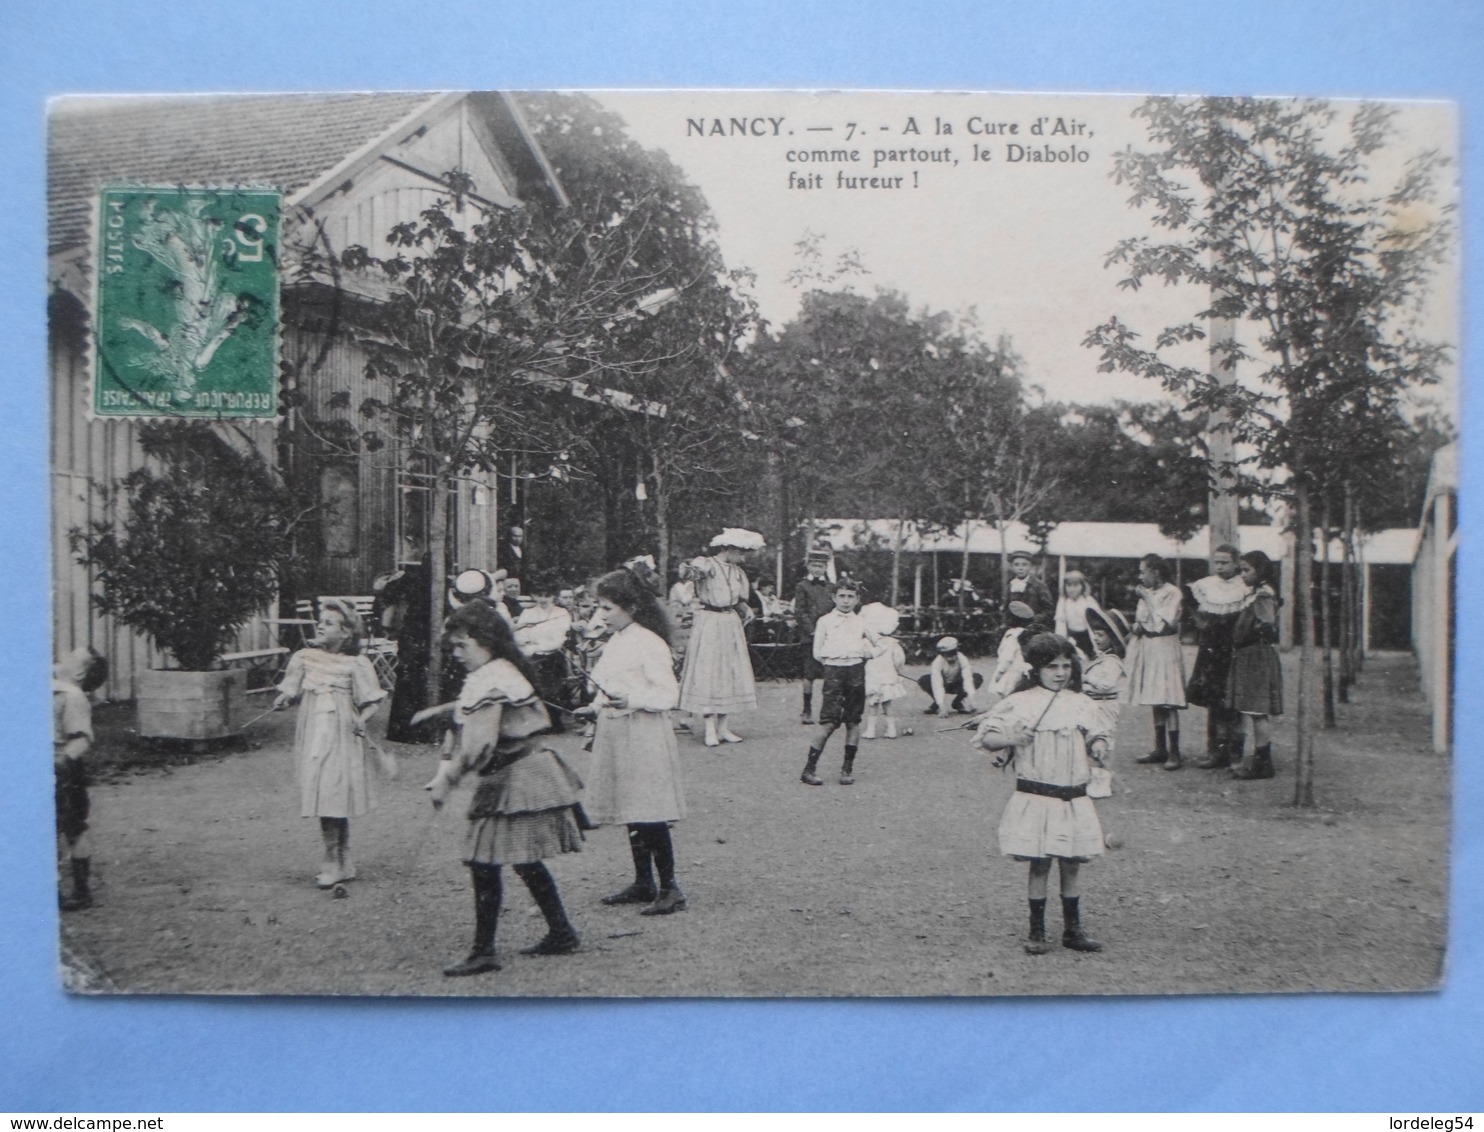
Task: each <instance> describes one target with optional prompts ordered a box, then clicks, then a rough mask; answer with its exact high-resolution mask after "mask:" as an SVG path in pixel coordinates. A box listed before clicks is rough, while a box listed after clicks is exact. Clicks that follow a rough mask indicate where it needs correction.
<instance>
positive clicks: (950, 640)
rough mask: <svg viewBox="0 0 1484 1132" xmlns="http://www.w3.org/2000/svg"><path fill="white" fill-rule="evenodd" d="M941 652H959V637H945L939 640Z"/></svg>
mask: <svg viewBox="0 0 1484 1132" xmlns="http://www.w3.org/2000/svg"><path fill="white" fill-rule="evenodd" d="M938 651H939V652H958V638H957V637H944V638H943V639H942V640H940V641H939V642H938Z"/></svg>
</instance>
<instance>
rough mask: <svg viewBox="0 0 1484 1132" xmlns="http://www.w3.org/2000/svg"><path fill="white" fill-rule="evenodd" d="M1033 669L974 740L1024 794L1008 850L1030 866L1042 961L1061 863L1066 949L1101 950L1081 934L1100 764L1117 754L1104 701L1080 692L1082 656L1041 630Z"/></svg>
mask: <svg viewBox="0 0 1484 1132" xmlns="http://www.w3.org/2000/svg"><path fill="white" fill-rule="evenodd" d="M1025 653H1026V659H1027V661H1029V663H1030V666H1031V670H1030V672H1029V673H1028V674H1027V675H1026V678H1025V681H1024V683H1023V684H1022V690H1021V691H1018V692H1015V693H1013V694H1011V695H1009V696H1006V697H1005V698H1004V699H1003V700H1001V701H1000V702H999V703H998V704H996V705H995V706H994V707H993V708H991V709H990V710H989V712H988V713H987V714H986V715H985V716H984V718H983V720H982V721H981V722H980V724H979V728H978V730H977V732H976V733H975V742H976V743H978V745H979V746H981V747H983V748H985V749H986V750H990V751H996V752H999V753H998V755H997V756H996V758H995V760H994V765H995V766H1005V765H1007V764H1009V763H1013V764H1014V766H1015V775H1016V782H1015V793H1013V794H1012V795H1010V801H1009V802H1008V803H1007V804H1006V806H1005V813H1004V815H1003V816H1002V817H1001V818H1000V829H999V840H1000V852H1001V853H1003V854H1005V855H1006V856H1011V857H1015V858H1017V859H1018V860H1022V861H1028V862H1029V863H1030V875H1029V879H1028V882H1027V896H1028V897H1029V900H1030V921H1031V922H1030V934H1029V936H1028V937H1027V939H1026V943H1025V950H1026V951H1027V952H1028V953H1029V954H1031V955H1043V954H1045V953H1046V952H1047V951H1049V950H1050V947H1051V945H1050V944H1049V943H1048V942H1047V940H1046V892H1047V888H1048V884H1047V878H1048V877H1049V876H1050V875H1051V862H1052V860H1053V859H1055V860H1056V861H1057V862H1058V864H1059V866H1060V869H1061V904H1062V937H1061V942H1062V946H1063V947H1067V948H1070V949H1072V950H1073V951H1101V950H1102V946H1103V945H1102V944H1101V943H1099V942H1097V940H1094V939H1091V938H1089V937H1088V935H1087V933H1086V932H1084V931H1083V930H1082V920H1081V909H1080V903H1079V901H1080V896H1081V888H1080V870H1081V867H1082V862H1084V861H1086V860H1087V859H1088V858H1090V857H1096V856H1098V855H1100V854H1101V853H1102V852H1103V828H1102V826H1101V825H1100V824H1099V822H1098V812H1097V807H1096V806H1094V805H1093V801H1092V799H1091V798H1089V797H1088V796H1087V784H1088V781H1089V780H1090V779H1091V777H1092V765H1093V763H1096V764H1098V765H1099V766H1102V765H1103V764H1104V762H1105V760H1106V759H1107V757H1108V726H1107V720H1106V717H1105V716H1104V715H1103V713H1102V712H1101V711H1100V710H1099V709H1098V706H1097V704H1095V703H1094V702H1093V701H1092V700H1090V699H1088V698H1087V697H1086V696H1084V695H1082V694H1081V693H1080V692H1076V691H1073V690H1072V689H1073V686H1074V681H1075V678H1076V675H1077V671H1076V670H1077V650H1076V649H1075V647H1073V645H1072V642H1071V641H1069V640H1067V639H1066V638H1065V637H1058V636H1057V635H1056V634H1054V633H1041V634H1038V635H1037V636H1036V637H1034V638H1032V640H1031V641H1030V643H1029V644H1028V645H1027V646H1026V649H1025Z"/></svg>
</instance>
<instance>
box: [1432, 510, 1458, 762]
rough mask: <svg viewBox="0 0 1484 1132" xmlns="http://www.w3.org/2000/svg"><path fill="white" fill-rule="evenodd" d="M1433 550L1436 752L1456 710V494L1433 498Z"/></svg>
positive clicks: (1445, 740)
mask: <svg viewBox="0 0 1484 1132" xmlns="http://www.w3.org/2000/svg"><path fill="white" fill-rule="evenodd" d="M1432 514H1433V520H1432V528H1433V552H1432V561H1431V562H1430V563H1429V564H1428V565H1429V567H1430V568H1431V570H1432V585H1431V587H1430V588H1431V589H1432V608H1431V609H1429V610H1428V616H1429V618H1430V619H1431V621H1432V624H1431V625H1429V626H1428V633H1429V635H1430V636H1431V638H1432V639H1431V640H1430V641H1429V642H1428V645H1429V647H1430V648H1431V650H1432V655H1433V661H1432V688H1431V689H1430V690H1431V692H1432V696H1431V699H1432V746H1433V750H1435V751H1446V750H1447V749H1448V743H1449V741H1450V739H1451V736H1450V735H1449V723H1450V720H1451V716H1452V713H1453V712H1452V709H1453V657H1452V655H1451V651H1450V649H1449V645H1450V643H1451V638H1452V634H1451V633H1450V632H1449V629H1450V627H1451V623H1452V620H1453V587H1452V586H1451V584H1450V581H1451V579H1450V574H1451V572H1452V571H1451V569H1450V568H1451V566H1452V555H1451V554H1450V553H1449V550H1450V548H1451V545H1452V542H1453V538H1452V532H1451V530H1450V528H1451V527H1452V526H1453V497H1452V496H1451V495H1449V494H1448V493H1447V492H1446V491H1440V492H1438V493H1437V495H1436V496H1434V497H1433V507H1432Z"/></svg>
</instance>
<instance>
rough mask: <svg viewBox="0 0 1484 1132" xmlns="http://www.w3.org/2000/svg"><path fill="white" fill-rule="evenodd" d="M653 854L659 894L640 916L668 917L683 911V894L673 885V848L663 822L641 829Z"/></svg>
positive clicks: (667, 828) (666, 827) (650, 824)
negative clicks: (658, 879) (658, 882)
mask: <svg viewBox="0 0 1484 1132" xmlns="http://www.w3.org/2000/svg"><path fill="white" fill-rule="evenodd" d="M642 828H643V829H644V833H645V836H646V837H647V838H648V840H649V848H650V851H651V852H653V853H654V869H655V872H657V873H659V875H660V894H659V895H658V896H657V897H655V901H654V903H653V904H651V905H650V906H649V907H648V908H644V909H641V910H640V912H639V915H641V916H668V915H669V914H670V913H671V912H684V911H685V893H683V892H681V891H680V886H679V885H678V884H676V883H675V847H674V845H673V844H672V843H671V841H670V827H669V825H667V824H666V823H665V822H662V821H657V822H649V823H646V824H645V825H644V826H643V827H642Z"/></svg>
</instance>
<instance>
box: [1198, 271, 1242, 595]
mask: <svg viewBox="0 0 1484 1132" xmlns="http://www.w3.org/2000/svg"><path fill="white" fill-rule="evenodd" d="M1219 297H1220V296H1219V294H1217V293H1213V294H1212V296H1211V298H1212V300H1213V301H1214V300H1215V299H1217V298H1219ZM1236 337H1237V332H1236V323H1235V322H1234V321H1233V320H1231V319H1229V318H1213V319H1211V347H1210V358H1211V373H1212V375H1213V376H1214V377H1215V378H1216V380H1217V382H1219V383H1220V384H1221V385H1226V386H1230V385H1235V384H1236V383H1237V367H1236V365H1235V364H1233V363H1230V362H1228V361H1227V359H1226V357H1225V355H1226V352H1227V348H1228V347H1230V345H1231V343H1233V342H1234V341H1236ZM1231 426H1232V420H1231V416H1230V415H1229V414H1228V413H1227V412H1225V411H1224V410H1220V411H1217V412H1213V413H1212V414H1211V415H1210V416H1209V417H1207V418H1206V450H1207V451H1208V452H1209V453H1210V454H1211V490H1210V495H1209V498H1208V500H1207V505H1206V509H1207V514H1208V516H1209V518H1210V528H1209V529H1210V537H1211V542H1210V548H1209V549H1208V550H1207V553H1206V558H1207V560H1208V561H1207V565H1208V566H1209V559H1210V557H1211V554H1210V551H1211V550H1214V549H1215V548H1216V547H1218V546H1222V545H1223V544H1227V543H1229V544H1231V545H1232V546H1239V545H1240V543H1238V542H1237V537H1238V536H1237V496H1236V494H1235V488H1236V486H1237V477H1236V474H1235V472H1234V471H1233V468H1232V464H1233V462H1234V461H1235V459H1236V446H1235V445H1234V444H1233V442H1232V434H1231Z"/></svg>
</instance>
